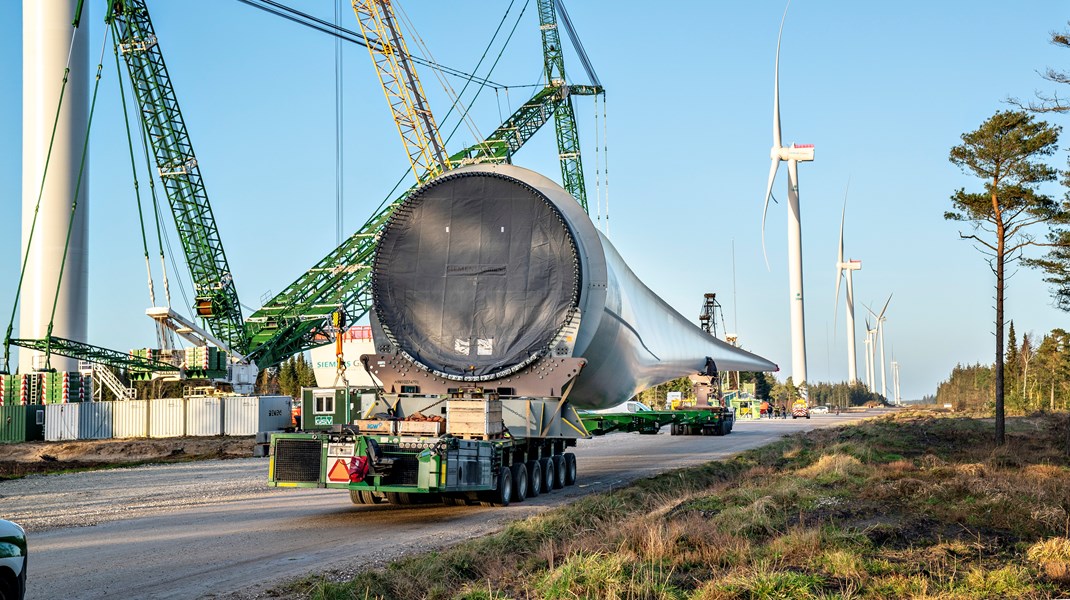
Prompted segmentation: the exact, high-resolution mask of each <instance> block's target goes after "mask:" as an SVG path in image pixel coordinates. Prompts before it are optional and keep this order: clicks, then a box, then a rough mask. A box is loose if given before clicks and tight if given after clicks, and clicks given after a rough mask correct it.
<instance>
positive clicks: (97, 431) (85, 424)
mask: <svg viewBox="0 0 1070 600" xmlns="http://www.w3.org/2000/svg"><path fill="white" fill-rule="evenodd" d="M112 404H113V403H112V402H79V403H78V439H80V440H107V439H111V433H112V429H111V423H112Z"/></svg>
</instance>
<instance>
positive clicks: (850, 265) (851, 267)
mask: <svg viewBox="0 0 1070 600" xmlns="http://www.w3.org/2000/svg"><path fill="white" fill-rule="evenodd" d="M837 266H838V267H839V268H840V269H843V270H844V271H859V270H861V269H862V261H860V260H849V261H847V262H842V263H839V264H838V265H837Z"/></svg>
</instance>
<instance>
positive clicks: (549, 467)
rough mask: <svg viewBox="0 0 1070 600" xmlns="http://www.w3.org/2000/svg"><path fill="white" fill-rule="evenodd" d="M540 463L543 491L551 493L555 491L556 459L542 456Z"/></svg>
mask: <svg viewBox="0 0 1070 600" xmlns="http://www.w3.org/2000/svg"><path fill="white" fill-rule="evenodd" d="M539 465H540V466H541V467H542V491H544V492H546V493H550V492H552V491H554V477H555V475H554V461H552V460H550V459H549V458H540V459H539Z"/></svg>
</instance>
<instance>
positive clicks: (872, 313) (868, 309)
mask: <svg viewBox="0 0 1070 600" xmlns="http://www.w3.org/2000/svg"><path fill="white" fill-rule="evenodd" d="M862 306H865V307H866V312H868V313H869V314H871V315H873V318H874V319H876V320H877V322H878V323H879V322H880V319H881V318H880V317H878V316H877V313H875V312H873V309H872V308H870V307H869V305H868V304H863V305H862ZM866 328H867V329H869V319H866Z"/></svg>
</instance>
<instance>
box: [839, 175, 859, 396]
mask: <svg viewBox="0 0 1070 600" xmlns="http://www.w3.org/2000/svg"><path fill="white" fill-rule="evenodd" d="M847 186H848V188H850V186H851V184H850V182H848V183H847ZM846 218H847V191H846V190H844V192H843V212H842V213H841V214H840V251H839V254H838V255H837V256H836V305H835V306H836V308H839V304H840V281H842V280H843V279H844V278H845V277H846V279H847V382H848V383H850V384H851V385H854V384H855V382H856V381H858V362H857V353H856V351H855V288H854V283H853V280H852V278H851V273H853V272H855V271H858V270H860V269H861V268H862V261H860V260H848V261H846V262H844V260H843V223H844V220H845V219H846ZM833 315H835V309H834V310H833ZM834 322H835V321H834ZM833 331H835V328H833Z"/></svg>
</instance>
